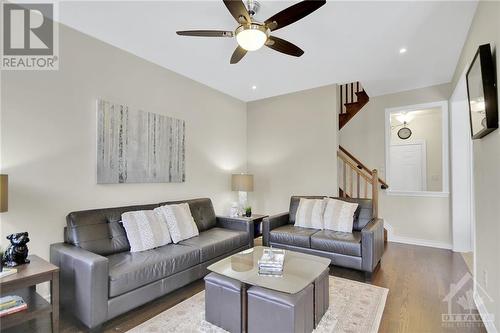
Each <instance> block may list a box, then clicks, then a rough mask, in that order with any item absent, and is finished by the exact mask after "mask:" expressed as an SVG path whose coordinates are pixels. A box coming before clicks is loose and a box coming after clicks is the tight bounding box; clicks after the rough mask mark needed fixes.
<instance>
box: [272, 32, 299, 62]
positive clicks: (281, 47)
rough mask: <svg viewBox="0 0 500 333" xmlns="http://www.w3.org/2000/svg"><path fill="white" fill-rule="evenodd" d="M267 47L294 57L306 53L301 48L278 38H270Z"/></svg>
mask: <svg viewBox="0 0 500 333" xmlns="http://www.w3.org/2000/svg"><path fill="white" fill-rule="evenodd" d="M266 46H267V47H269V48H271V49H273V50H275V51H278V52H281V53H284V54H288V55H291V56H294V57H300V56H301V55H303V54H304V51H303V50H302V49H301V48H300V47H298V46H296V45H294V44H292V43H290V42H288V41H286V40H284V39H281V38H278V37H273V36H269V38H268V40H267V42H266Z"/></svg>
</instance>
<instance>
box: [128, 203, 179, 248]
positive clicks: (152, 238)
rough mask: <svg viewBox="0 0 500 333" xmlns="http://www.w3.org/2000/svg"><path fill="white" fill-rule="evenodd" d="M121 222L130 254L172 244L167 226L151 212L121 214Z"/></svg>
mask: <svg viewBox="0 0 500 333" xmlns="http://www.w3.org/2000/svg"><path fill="white" fill-rule="evenodd" d="M122 222H123V227H124V228H125V232H126V233H127V238H128V242H129V243H130V252H140V251H145V250H150V249H154V248H155V247H158V246H163V245H166V244H168V243H171V242H172V239H171V238H170V233H169V232H168V228H167V225H166V224H165V223H164V222H163V221H162V220H161V219H159V218H158V216H157V215H156V213H155V212H154V211H152V210H140V211H135V212H126V213H123V214H122Z"/></svg>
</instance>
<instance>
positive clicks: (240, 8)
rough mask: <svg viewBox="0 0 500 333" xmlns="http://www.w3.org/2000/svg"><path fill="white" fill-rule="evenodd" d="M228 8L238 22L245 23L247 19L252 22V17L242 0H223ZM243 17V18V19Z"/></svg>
mask: <svg viewBox="0 0 500 333" xmlns="http://www.w3.org/2000/svg"><path fill="white" fill-rule="evenodd" d="M223 1H224V4H225V5H226V7H227V9H228V10H229V12H230V13H231V15H233V17H234V19H235V20H236V22H238V23H240V24H243V23H245V21H247V22H249V23H250V22H252V20H251V19H250V14H248V10H247V8H246V7H245V5H244V4H243V1H241V0H223ZM242 17H243V19H242Z"/></svg>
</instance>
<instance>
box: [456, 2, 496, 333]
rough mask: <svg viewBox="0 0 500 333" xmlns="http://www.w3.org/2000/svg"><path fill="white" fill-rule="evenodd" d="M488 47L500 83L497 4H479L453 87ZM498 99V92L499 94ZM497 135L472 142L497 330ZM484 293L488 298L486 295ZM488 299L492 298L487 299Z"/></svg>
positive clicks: (484, 270)
mask: <svg viewBox="0 0 500 333" xmlns="http://www.w3.org/2000/svg"><path fill="white" fill-rule="evenodd" d="M486 43H491V44H492V46H493V50H494V54H495V57H496V65H497V87H499V86H498V79H500V71H499V69H500V66H499V65H500V52H498V45H500V3H499V2H493V1H492V2H489V1H481V2H480V3H479V6H478V8H477V11H476V15H475V17H474V21H473V22H472V26H471V28H470V30H469V36H468V38H467V41H466V43H465V45H464V48H463V50H462V54H461V56H460V60H459V62H458V66H457V68H456V70H455V75H454V76H453V82H452V84H453V87H455V86H456V85H457V83H458V81H459V79H460V77H461V76H462V74H463V73H464V70H466V69H467V68H468V67H469V64H470V62H471V61H472V58H473V57H474V54H475V52H476V51H477V48H478V47H479V45H481V44H486ZM498 94H499V96H500V90H499V92H498ZM499 147H500V131H499V130H496V131H494V132H492V133H490V134H489V135H488V136H486V137H484V138H483V139H481V140H474V142H473V151H474V194H475V220H476V223H475V259H476V260H475V266H476V281H477V282H478V285H479V288H478V291H479V295H480V296H481V298H482V300H483V301H484V304H485V306H486V309H487V311H488V312H489V313H492V314H493V315H494V316H495V326H496V328H497V329H500V256H499V255H498V254H499V253H500V246H499V241H498V240H499V238H500V174H499V172H500V150H499V149H500V148H499ZM486 293H487V294H488V295H486ZM490 297H491V298H490Z"/></svg>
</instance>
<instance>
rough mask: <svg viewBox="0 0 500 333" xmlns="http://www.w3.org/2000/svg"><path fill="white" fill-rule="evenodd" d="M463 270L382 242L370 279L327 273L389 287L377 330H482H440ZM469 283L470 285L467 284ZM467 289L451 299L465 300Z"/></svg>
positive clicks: (114, 325) (193, 289)
mask: <svg viewBox="0 0 500 333" xmlns="http://www.w3.org/2000/svg"><path fill="white" fill-rule="evenodd" d="M467 272H468V270H467V266H466V264H465V262H464V260H463V258H462V256H461V255H460V254H459V253H453V252H451V251H448V250H441V249H435V248H429V247H421V246H413V245H404V244H397V243H387V247H386V251H385V253H384V257H383V259H382V264H381V265H380V268H379V269H378V270H377V271H376V272H375V273H374V274H373V276H372V280H371V282H370V281H365V276H364V274H363V273H361V272H357V271H354V270H350V269H344V268H339V267H332V269H331V275H334V276H339V277H343V278H348V279H353V280H357V281H362V282H369V283H372V284H374V285H377V286H381V287H385V288H388V289H389V295H388V297H387V303H386V307H385V310H384V314H383V317H382V322H381V324H380V330H379V331H380V332H410V333H414V332H415V333H417V332H418V333H420V332H486V330H485V329H484V327H483V326H482V324H480V325H475V326H473V327H459V326H457V325H454V326H451V327H446V326H443V322H442V314H446V313H447V311H448V305H447V303H446V302H443V299H444V298H445V297H446V295H447V294H448V292H449V289H450V284H451V283H457V282H458V281H459V280H460V279H462V277H464V276H465V274H467ZM470 283H471V282H470ZM203 289H204V284H203V280H199V281H196V282H194V283H191V284H190V285H188V286H186V287H183V288H181V289H180V290H177V291H175V292H173V293H171V294H169V295H167V296H163V297H161V298H159V299H157V300H155V301H152V302H150V303H148V304H146V305H144V306H142V307H139V308H137V309H135V310H132V311H130V312H129V313H127V314H124V315H122V316H120V317H118V318H116V319H113V320H111V321H109V322H108V323H106V324H105V325H104V327H103V331H104V332H126V331H127V330H128V329H130V328H132V327H135V326H137V325H138V324H140V323H142V322H144V321H146V320H148V319H150V318H152V317H154V316H156V315H157V314H159V313H161V312H163V311H164V310H166V309H168V308H170V307H172V306H174V305H175V304H177V303H180V302H182V301H183V300H185V299H187V298H189V297H191V296H192V295H194V294H196V293H198V292H200V291H201V290H203ZM467 289H468V287H466V288H462V290H460V291H459V293H458V294H457V295H456V296H455V297H457V298H460V297H462V296H466V291H467ZM60 328H61V329H60V331H61V332H62V333H70V332H71V333H76V332H86V330H85V328H84V327H83V326H82V325H81V324H79V323H78V322H77V321H76V320H74V319H72V318H71V316H69V315H68V314H65V313H62V314H61V327H60ZM49 331H50V321H49V318H48V317H47V319H39V320H36V321H32V322H30V323H28V324H26V325H24V326H18V327H15V328H13V329H10V330H5V331H3V332H6V333H11V332H27V333H28V332H49Z"/></svg>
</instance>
